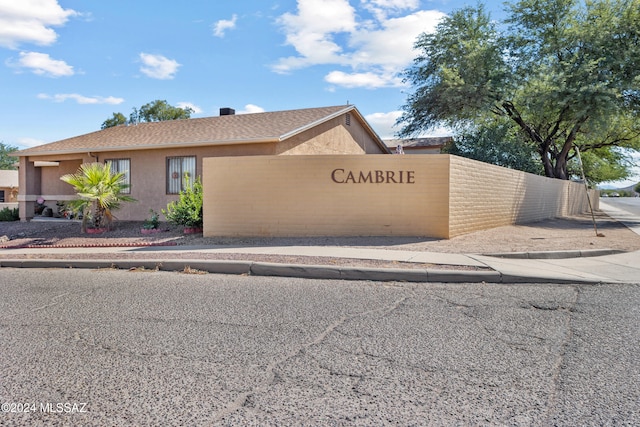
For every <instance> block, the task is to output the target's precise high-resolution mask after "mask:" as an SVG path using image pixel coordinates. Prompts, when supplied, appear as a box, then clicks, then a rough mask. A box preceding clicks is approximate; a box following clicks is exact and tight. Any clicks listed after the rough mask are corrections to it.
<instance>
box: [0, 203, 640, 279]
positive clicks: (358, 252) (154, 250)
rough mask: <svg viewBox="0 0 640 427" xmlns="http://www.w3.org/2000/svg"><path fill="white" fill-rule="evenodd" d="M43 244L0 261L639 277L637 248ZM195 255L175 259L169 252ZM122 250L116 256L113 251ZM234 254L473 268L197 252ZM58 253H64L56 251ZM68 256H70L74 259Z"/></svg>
mask: <svg viewBox="0 0 640 427" xmlns="http://www.w3.org/2000/svg"><path fill="white" fill-rule="evenodd" d="M601 210H602V211H604V212H606V213H607V214H608V215H609V216H611V217H613V218H615V219H617V220H619V221H620V222H622V223H624V224H627V226H628V227H629V228H630V229H632V230H633V231H634V232H636V233H637V234H640V226H638V224H640V218H639V217H638V216H636V215H634V214H633V213H631V212H627V211H623V210H620V209H616V208H613V207H611V206H608V205H607V204H606V203H604V202H601ZM43 250H45V249H13V250H11V253H12V254H20V255H24V258H21V259H3V258H2V251H0V267H23V268H110V267H113V266H116V267H117V268H122V269H130V268H140V267H144V268H146V269H156V268H159V269H162V270H171V271H183V270H185V268H190V269H196V270H199V271H207V272H211V273H223V274H250V275H259V276H286V277H301V278H317V279H322V278H324V279H345V280H376V281H408V282H450V283H470V282H472V283H473V282H476V283H481V282H485V283H640V251H636V252H630V253H619V252H618V251H612V250H575V251H553V252H521V253H508V254H495V255H491V256H488V255H477V254H448V253H435V252H418V251H406V250H386V249H370V248H352V247H341V246H269V247H254V246H251V247H228V246H152V247H139V248H131V247H97V248H91V252H92V254H93V255H95V258H94V259H91V260H87V259H68V258H69V255H70V254H71V255H72V254H80V253H82V254H85V253H86V252H87V249H86V248H49V249H46V251H47V253H48V254H54V256H55V254H60V255H63V254H64V255H65V256H66V258H67V259H36V258H33V257H34V256H37V255H38V254H42V253H43V252H42V251H43ZM176 252H183V253H190V254H191V253H193V254H196V255H195V257H194V258H190V259H178V257H171V254H172V253H174V254H175V253H176ZM116 253H118V254H119V255H120V256H118V257H115V256H113V254H116ZM134 253H135V254H138V253H145V254H146V255H148V257H146V258H145V259H123V257H122V254H134ZM211 253H234V254H254V255H255V254H258V255H295V256H314V257H327V258H352V259H362V260H386V261H398V262H408V263H419V264H436V265H437V264H440V265H448V266H460V267H475V268H481V269H479V270H475V271H474V270H469V269H466V270H464V269H462V268H461V269H459V270H456V269H455V267H453V268H454V269H438V268H433V269H429V268H426V269H422V268H411V269H398V268H369V267H338V266H332V265H302V264H275V263H267V262H254V261H224V260H206V259H203V258H204V257H202V258H199V257H198V256H197V254H211ZM61 258H62V257H61ZM71 258H72V257H71Z"/></svg>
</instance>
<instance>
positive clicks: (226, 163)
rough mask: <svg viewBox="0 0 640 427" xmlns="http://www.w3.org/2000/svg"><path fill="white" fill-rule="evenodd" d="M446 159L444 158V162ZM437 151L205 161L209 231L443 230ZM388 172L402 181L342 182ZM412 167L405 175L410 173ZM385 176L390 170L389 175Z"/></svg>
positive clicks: (443, 184)
mask: <svg viewBox="0 0 640 427" xmlns="http://www.w3.org/2000/svg"><path fill="white" fill-rule="evenodd" d="M443 160H445V161H443ZM446 160H447V159H446V157H443V156H429V157H425V158H416V157H414V156H411V157H409V156H404V157H400V156H362V155H344V156H322V155H321V156H279V157H250V158H242V159H231V158H215V159H214V158H209V159H205V160H204V171H203V185H204V188H205V195H204V226H205V235H207V236H358V235H386V236H393V235H432V236H436V237H446V235H447V227H448V224H447V221H448V196H447V194H448V178H447V162H446ZM335 170H337V171H336V173H335V175H334V178H335V179H336V180H337V181H345V180H348V173H349V171H353V173H355V174H359V172H360V171H365V173H368V172H369V171H372V177H371V179H372V180H373V179H374V176H375V174H376V172H375V171H377V170H380V171H383V172H382V173H383V176H384V179H385V180H386V178H387V171H389V173H391V172H393V173H394V178H395V179H396V181H398V182H399V181H400V171H403V175H402V181H403V183H402V184H400V183H396V184H394V183H384V184H382V183H381V184H375V183H369V182H367V183H361V184H355V183H351V182H350V183H346V184H339V183H336V182H334V181H333V179H332V173H333V171H335ZM409 171H411V176H412V178H411V180H410V181H411V182H413V183H407V181H408V176H409V175H408V174H409ZM389 176H390V175H389Z"/></svg>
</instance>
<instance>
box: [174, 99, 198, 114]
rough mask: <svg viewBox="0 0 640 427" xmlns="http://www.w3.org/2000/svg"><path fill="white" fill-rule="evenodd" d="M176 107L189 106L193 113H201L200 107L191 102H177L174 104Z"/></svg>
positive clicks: (183, 107)
mask: <svg viewBox="0 0 640 427" xmlns="http://www.w3.org/2000/svg"><path fill="white" fill-rule="evenodd" d="M176 107H178V108H182V109H185V108H191V109H192V110H193V114H200V113H202V108H200V107H198V106H197V105H196V104H192V103H191V102H178V103H177V104H176Z"/></svg>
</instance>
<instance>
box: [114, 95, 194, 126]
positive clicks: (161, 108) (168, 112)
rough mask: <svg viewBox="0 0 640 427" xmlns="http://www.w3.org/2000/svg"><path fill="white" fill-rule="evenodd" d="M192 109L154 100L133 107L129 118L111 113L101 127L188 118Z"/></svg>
mask: <svg viewBox="0 0 640 427" xmlns="http://www.w3.org/2000/svg"><path fill="white" fill-rule="evenodd" d="M191 113H193V109H192V108H189V107H186V108H180V107H174V106H172V105H169V103H168V102H167V101H164V100H159V99H158V100H155V101H153V102H149V103H148V104H144V105H143V106H142V107H140V108H139V109H138V108H135V107H134V108H133V112H132V113H131V115H130V116H129V119H127V118H126V117H125V115H124V114H122V113H113V117H111V118H109V119H107V120H105V121H104V122H102V126H101V129H106V128H110V127H113V126H119V125H124V124H136V123H141V122H161V121H164V120H178V119H188V118H190V117H191Z"/></svg>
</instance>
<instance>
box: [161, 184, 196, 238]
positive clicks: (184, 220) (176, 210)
mask: <svg viewBox="0 0 640 427" xmlns="http://www.w3.org/2000/svg"><path fill="white" fill-rule="evenodd" d="M162 214H163V215H164V216H165V217H166V218H167V221H169V222H170V223H172V224H175V225H180V226H183V227H188V228H202V182H201V181H200V178H196V180H195V181H194V183H193V185H186V190H184V191H181V192H180V199H178V201H177V202H170V203H169V204H168V205H167V209H166V210H165V209H162Z"/></svg>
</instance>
